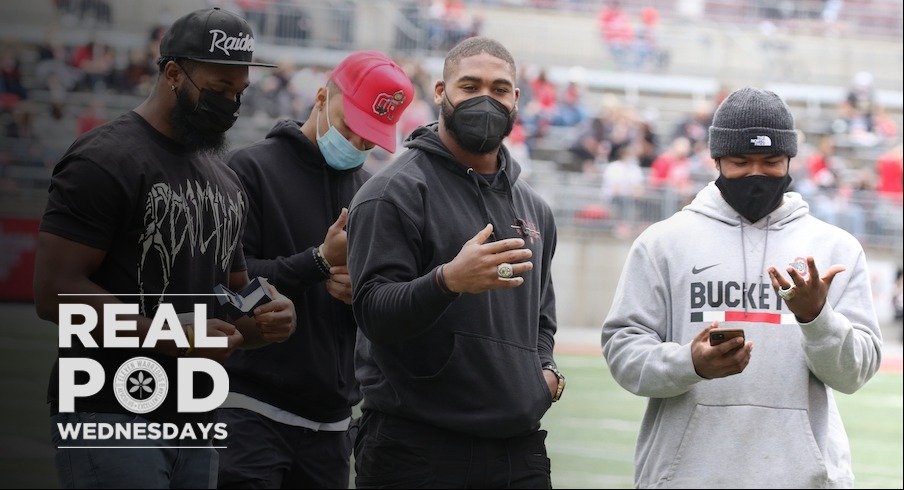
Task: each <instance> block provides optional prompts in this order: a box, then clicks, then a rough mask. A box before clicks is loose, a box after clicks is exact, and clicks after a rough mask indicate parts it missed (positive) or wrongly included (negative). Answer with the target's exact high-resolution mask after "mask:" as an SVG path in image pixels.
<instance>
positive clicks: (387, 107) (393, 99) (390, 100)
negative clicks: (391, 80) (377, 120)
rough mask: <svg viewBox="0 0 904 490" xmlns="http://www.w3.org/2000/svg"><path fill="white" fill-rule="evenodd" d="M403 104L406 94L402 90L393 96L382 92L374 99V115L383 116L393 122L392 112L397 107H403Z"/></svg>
mask: <svg viewBox="0 0 904 490" xmlns="http://www.w3.org/2000/svg"><path fill="white" fill-rule="evenodd" d="M402 102H405V94H404V93H403V92H402V91H401V90H399V91H398V92H396V93H394V94H392V95H389V94H387V93H385V92H381V93H380V95H378V96H377V98H376V99H374V104H373V109H374V114H376V115H378V116H383V117H385V118H386V119H389V120H390V121H392V118H393V114H392V111H394V110H395V108H396V107H398V106H399V105H401V104H402Z"/></svg>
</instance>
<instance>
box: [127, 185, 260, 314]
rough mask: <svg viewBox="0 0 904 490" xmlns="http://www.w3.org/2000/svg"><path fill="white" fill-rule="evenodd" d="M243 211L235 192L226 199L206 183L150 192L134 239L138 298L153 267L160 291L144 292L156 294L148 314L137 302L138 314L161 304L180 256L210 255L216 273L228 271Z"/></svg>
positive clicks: (162, 187)
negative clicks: (141, 228)
mask: <svg viewBox="0 0 904 490" xmlns="http://www.w3.org/2000/svg"><path fill="white" fill-rule="evenodd" d="M245 207H246V203H245V200H244V198H243V197H242V194H241V192H236V194H235V196H234V198H232V197H227V196H224V195H223V194H221V193H220V191H219V189H218V188H216V187H212V186H211V185H210V183H209V182H204V183H201V182H198V181H194V182H192V181H188V180H186V185H185V188H184V189H183V188H182V187H181V186H180V187H179V188H172V187H170V185H169V184H167V183H164V182H160V183H157V184H154V186H153V187H151V189H150V191H149V192H148V197H147V201H146V202H145V214H144V225H145V228H144V231H143V232H142V234H141V238H140V244H141V256H140V258H139V262H138V285H139V288H140V290H141V291H140V292H141V293H142V294H144V293H145V292H146V291H145V290H144V287H145V284H148V283H149V284H154V283H155V282H156V281H149V282H148V281H145V276H154V275H156V273H157V271H152V270H150V269H151V268H157V267H159V269H160V270H159V274H160V281H159V284H160V288H161V289H160V290H159V291H153V292H149V293H148V294H158V293H159V296H158V298H157V301H156V302H154V303H153V304H152V305H151V308H150V309H149V308H148V302H149V299H150V298H147V297H142V301H141V314H143V315H147V314H150V313H152V312H153V310H155V309H156V308H157V306H158V305H159V304H160V303H161V302H162V301H163V298H164V296H165V295H166V292H167V288H168V286H169V284H170V278H171V276H172V273H173V266H174V264H176V263H177V259H178V257H179V254H180V253H183V254H185V253H187V254H190V259H189V260H196V259H198V258H199V257H200V256H202V255H204V254H206V253H208V251H211V252H213V253H215V254H216V255H215V257H216V262H217V264H218V265H219V267H220V269H221V270H223V271H226V272H228V271H229V266H230V261H231V259H232V257H233V254H234V253H235V249H236V247H238V246H239V245H240V241H241V236H240V233H239V232H240V230H241V226H242V218H243V216H244V215H245ZM221 220H222V221H221ZM205 292H208V291H205Z"/></svg>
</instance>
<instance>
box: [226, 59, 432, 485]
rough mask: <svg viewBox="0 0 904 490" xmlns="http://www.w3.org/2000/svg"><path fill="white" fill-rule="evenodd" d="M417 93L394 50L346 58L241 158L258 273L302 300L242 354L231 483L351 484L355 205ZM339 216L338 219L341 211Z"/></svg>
mask: <svg viewBox="0 0 904 490" xmlns="http://www.w3.org/2000/svg"><path fill="white" fill-rule="evenodd" d="M413 97H414V90H413V87H412V84H411V81H410V80H409V79H408V77H407V76H406V75H405V73H404V72H403V71H402V69H401V68H400V67H399V66H398V65H397V64H395V63H394V62H393V61H392V60H390V59H389V58H388V57H386V55H384V54H382V53H379V52H376V51H360V52H356V53H353V54H351V55H349V56H348V57H346V58H345V59H344V60H343V61H342V62H341V63H340V64H339V65H337V66H336V68H335V69H334V70H333V72H332V73H331V74H330V78H329V81H328V82H327V84H326V86H324V87H321V88H320V89H319V90H318V91H317V96H316V98H315V102H314V108H313V111H312V113H311V115H310V116H309V117H308V119H307V121H305V122H304V123H303V124H302V123H300V122H298V121H291V120H286V121H280V122H279V123H277V124H276V126H274V128H273V129H272V130H271V131H270V134H268V135H267V138H266V139H264V140H263V141H260V142H258V143H255V144H253V145H251V146H249V147H247V148H244V149H242V150H239V151H238V152H236V153H235V154H234V155H233V156H232V158H231V159H230V162H229V166H230V167H232V169H233V170H235V172H236V174H238V176H239V178H240V179H241V181H242V184H243V185H244V187H245V190H246V192H247V193H248V196H249V210H248V211H249V213H248V226H247V228H246V230H245V235H244V251H245V257H246V260H247V261H248V269H249V270H250V271H252V274H255V275H261V276H264V277H267V278H269V280H270V282H271V283H273V284H275V285H276V286H277V287H278V288H280V290H282V291H285V294H286V295H287V296H288V297H289V298H291V299H292V300H293V301H295V304H296V305H298V307H297V311H298V328H297V330H296V332H295V334H294V335H293V336H292V337H291V338H290V339H289V340H288V341H287V342H285V343H282V344H277V345H272V346H269V347H265V348H263V349H260V350H259V352H254V353H251V352H250V351H249V352H248V353H247V355H244V353H241V354H239V355H236V356H233V358H232V359H230V361H229V362H228V363H227V364H226V367H227V370H228V372H229V376H230V380H231V386H230V394H229V397H228V398H227V400H226V402H225V403H224V404H223V408H222V409H221V410H220V412H219V415H220V421H225V422H227V423H228V424H229V428H230V439H229V441H227V442H228V444H226V446H228V449H225V450H222V451H221V455H220V457H221V459H220V488H227V487H228V488H233V487H235V488H238V487H241V488H245V487H262V488H263V487H266V488H279V487H289V488H296V487H297V488H312V487H314V488H345V487H347V486H348V482H349V457H350V455H351V441H350V440H349V439H348V438H347V437H346V432H347V430H348V427H349V423H350V420H351V419H350V417H351V408H352V407H353V406H354V405H356V404H357V403H358V402H359V401H360V400H361V394H360V390H359V388H358V384H357V383H356V381H355V378H354V362H353V353H354V345H355V344H354V342H355V332H356V326H355V320H354V316H353V315H352V310H351V307H350V306H349V305H350V304H351V283H350V281H349V276H348V269H347V267H346V255H347V253H346V244H347V242H346V233H345V230H344V228H345V222H346V219H347V216H348V211H347V206H348V205H349V203H350V202H351V199H352V196H354V194H355V192H357V190H358V189H359V188H360V187H361V185H362V184H363V183H364V181H365V180H367V178H368V177H369V174H368V173H367V172H366V171H364V170H362V169H361V166H362V164H363V163H364V160H365V158H366V157H367V153H368V152H369V151H370V150H371V149H372V148H373V147H374V145H379V146H380V147H382V148H384V149H386V150H387V151H389V152H393V151H395V148H396V138H397V137H396V122H397V121H398V120H399V117H400V116H401V115H402V112H403V111H404V110H405V108H406V107H407V106H408V104H409V103H410V102H411V100H412V98H413ZM337 216H338V218H337Z"/></svg>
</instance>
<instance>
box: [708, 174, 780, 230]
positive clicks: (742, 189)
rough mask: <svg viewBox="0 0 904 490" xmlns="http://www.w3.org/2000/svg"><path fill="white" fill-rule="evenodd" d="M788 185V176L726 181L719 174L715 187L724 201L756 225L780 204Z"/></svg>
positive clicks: (763, 176)
mask: <svg viewBox="0 0 904 490" xmlns="http://www.w3.org/2000/svg"><path fill="white" fill-rule="evenodd" d="M790 185H791V176H790V175H788V174H785V175H784V176H783V177H767V176H765V175H751V176H748V177H741V178H737V179H727V178H725V176H724V175H722V174H721V173H720V174H719V178H718V179H716V187H718V188H719V190H720V191H721V192H722V197H723V198H725V201H726V202H728V204H729V205H731V207H732V208H734V210H735V211H737V212H738V213H740V215H741V216H743V217H745V218H747V220H748V221H750V222H751V223H756V222H757V221H759V220H761V219H763V217H764V216H766V215H767V214H769V213H771V212H772V211H775V209H776V208H778V207H779V206H780V205H781V204H782V198H783V197H784V195H785V191H786V190H788V186H790Z"/></svg>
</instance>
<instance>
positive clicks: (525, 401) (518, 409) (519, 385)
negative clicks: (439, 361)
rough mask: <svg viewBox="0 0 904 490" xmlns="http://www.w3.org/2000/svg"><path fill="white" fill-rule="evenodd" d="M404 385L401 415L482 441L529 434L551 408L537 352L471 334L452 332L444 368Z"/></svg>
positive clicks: (414, 378)
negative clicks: (450, 348) (450, 351)
mask: <svg viewBox="0 0 904 490" xmlns="http://www.w3.org/2000/svg"><path fill="white" fill-rule="evenodd" d="M409 381H410V382H409V383H406V384H407V387H406V388H404V389H403V396H402V398H403V400H404V402H405V408H404V411H405V412H409V413H412V415H414V416H416V417H417V418H419V419H420V420H425V421H429V422H430V423H431V424H433V425H436V426H439V427H443V428H446V429H450V430H455V431H460V432H465V433H469V434H473V435H477V436H481V437H512V436H515V435H519V434H523V433H526V432H528V431H531V430H534V429H536V428H537V427H538V426H539V422H540V419H541V418H542V417H543V414H544V413H545V412H546V410H547V409H548V408H549V406H550V405H551V404H552V396H551V395H550V393H549V388H548V387H547V385H546V380H545V379H544V378H543V372H542V368H541V367H540V357H539V355H538V354H537V351H536V349H531V348H528V347H525V346H522V345H518V344H515V343H513V342H508V341H505V340H500V339H493V338H489V337H484V336H482V335H477V334H473V333H464V332H456V333H455V339H454V346H453V349H452V354H451V355H450V356H449V359H448V361H447V362H446V363H445V365H444V366H443V367H442V368H440V370H439V371H437V372H436V373H435V374H433V375H432V376H413V377H410V378H409Z"/></svg>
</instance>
